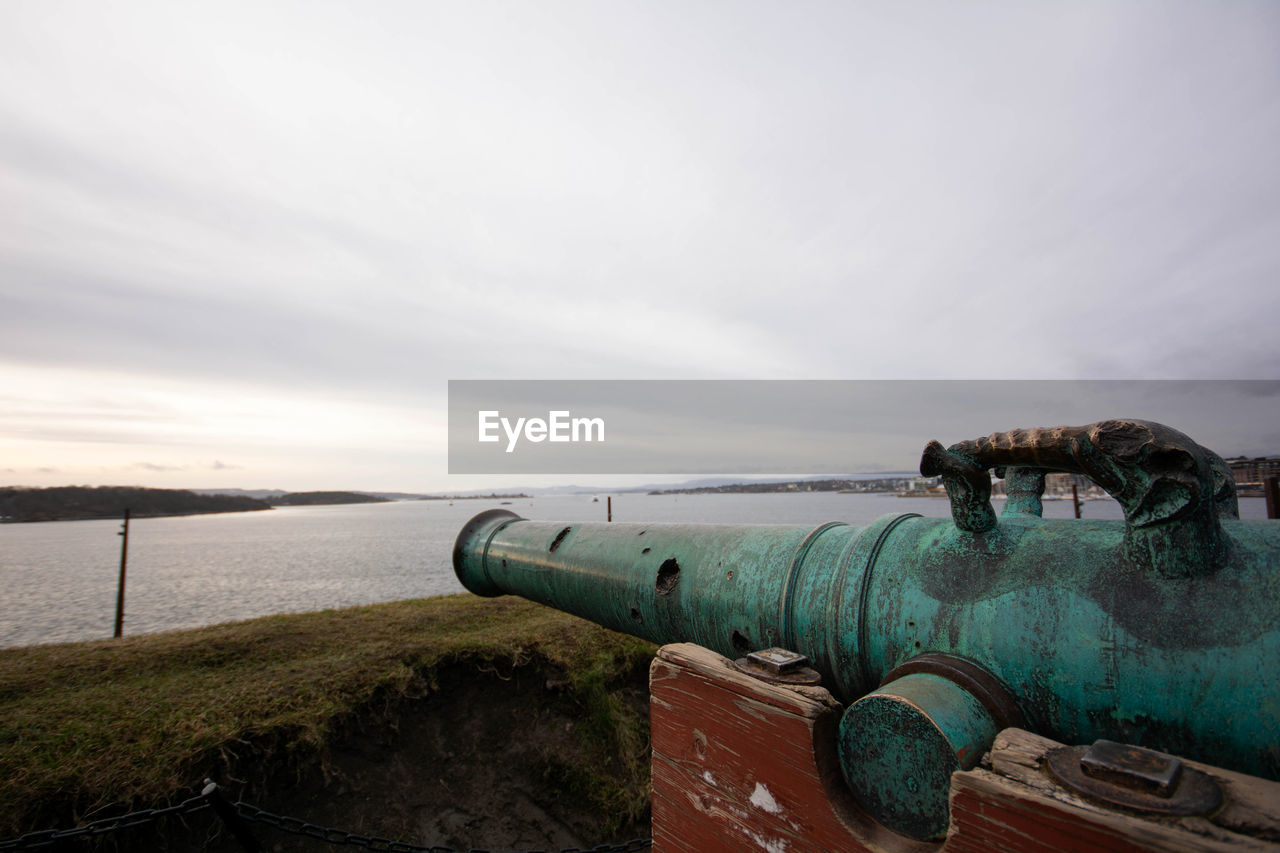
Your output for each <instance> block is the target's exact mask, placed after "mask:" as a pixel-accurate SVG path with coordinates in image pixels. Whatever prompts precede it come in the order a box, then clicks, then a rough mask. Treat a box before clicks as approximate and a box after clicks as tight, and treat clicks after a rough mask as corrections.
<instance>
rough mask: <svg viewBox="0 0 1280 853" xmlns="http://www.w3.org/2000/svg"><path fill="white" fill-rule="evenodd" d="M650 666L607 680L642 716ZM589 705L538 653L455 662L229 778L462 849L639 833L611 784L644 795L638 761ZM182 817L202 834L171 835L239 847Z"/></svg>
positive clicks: (284, 838) (571, 842)
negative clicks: (313, 746) (298, 762)
mask: <svg viewBox="0 0 1280 853" xmlns="http://www.w3.org/2000/svg"><path fill="white" fill-rule="evenodd" d="M647 676H648V673H647V669H646V668H645V667H640V668H639V670H638V671H637V672H634V673H632V674H631V676H630V677H629V678H628V679H627V681H626V683H623V684H619V685H610V692H611V693H612V694H613V695H614V696H617V697H618V698H620V699H622V700H623V701H624V702H625V703H626V705H627V706H628V707H629V708H630V709H631V710H632V711H633V712H634V713H635V714H637V715H639V717H640V720H641V721H643V722H647V720H648V678H647ZM589 717H590V712H589V710H588V709H587V707H586V706H585V703H584V700H583V697H582V696H581V695H578V694H575V693H573V692H571V691H570V690H569V689H568V688H567V680H566V679H565V678H564V677H563V675H562V674H561V673H558V672H555V671H549V670H548V668H547V667H546V665H545V664H542V663H540V662H536V661H535V662H529V663H526V664H524V665H511V664H507V665H505V666H504V665H501V664H500V665H498V666H497V667H492V666H490V667H484V668H478V665H477V664H455V665H453V666H451V667H449V668H447V669H443V670H441V671H440V672H438V673H437V674H436V684H435V685H434V686H432V687H431V688H430V690H429V692H428V695H426V696H425V697H422V698H416V699H400V700H398V702H396V703H392V704H390V705H389V706H388V707H385V708H375V709H372V710H371V711H370V713H369V715H368V716H367V717H365V718H362V720H360V721H359V722H358V723H356V724H353V725H351V726H349V727H348V731H347V732H346V733H344V734H342V735H340V736H339V737H338V738H336V739H335V740H334V741H333V744H332V745H331V746H330V747H329V749H328V750H327V751H326V752H325V754H323V755H322V756H320V757H319V759H318V760H311V761H305V762H303V763H302V769H301V770H296V769H295V770H294V771H292V773H281V772H276V773H274V774H271V778H270V780H269V781H267V782H265V783H264V782H255V780H253V779H252V778H249V777H251V776H252V775H253V772H252V770H251V769H242V768H238V772H239V775H242V776H244V777H245V779H244V784H243V785H237V784H236V782H235V781H234V780H228V781H226V782H225V787H226V789H227V792H228V795H229V796H231V797H241V796H242V797H243V798H244V799H245V800H246V801H249V802H252V803H254V804H255V805H257V806H259V807H260V808H263V809H266V810H268V811H270V812H274V813H277V814H282V815H288V816H291V817H296V818H300V819H301V820H304V821H307V822H310V823H314V824H320V825H324V826H333V827H338V828H341V829H344V830H349V831H352V832H356V833H359V834H362V835H369V836H381V837H384V838H390V839H394V840H397V841H406V842H409V843H412V844H419V845H426V846H431V845H442V846H446V847H451V848H454V849H457V850H470V849H473V848H481V849H487V850H494V851H509V850H559V849H561V848H565V847H587V848H589V847H592V846H595V845H597V844H600V843H603V842H612V841H624V840H627V839H630V838H634V837H637V836H647V835H648V834H649V826H648V819H649V815H648V812H647V810H646V811H643V813H642V814H641V815H640V816H639V817H638V818H637V819H630V820H629V819H627V817H626V816H625V814H623V815H621V816H620V814H619V812H623V813H625V811H626V809H625V807H622V808H619V807H618V806H617V805H616V804H617V803H618V801H619V800H620V796H619V793H618V790H617V789H623V790H622V796H623V797H625V796H626V795H627V794H628V792H629V794H630V802H631V803H632V804H635V803H641V804H642V803H643V802H645V801H647V797H648V791H647V786H648V770H647V766H645V767H643V768H641V771H642V772H641V773H640V778H638V779H637V778H636V774H635V772H634V770H633V771H632V772H630V773H629V772H628V770H627V767H626V766H625V764H626V762H625V761H624V760H623V758H622V757H621V756H619V755H615V754H612V750H611V748H610V746H609V744H608V743H607V741H608V740H610V738H608V737H607V736H605V737H601V736H600V733H599V732H600V727H599V725H598V724H596V725H595V726H594V727H593V725H592V721H591V720H590V719H589ZM646 745H647V744H646ZM238 763H239V762H237V764H238ZM637 788H640V790H636V789H637ZM602 795H604V796H602ZM602 799H607V800H609V803H607V804H605V805H602V802H601V800H602ZM640 808H643V805H641V806H640ZM610 811H612V812H613V813H609V812H610ZM187 821H188V825H189V826H190V828H191V830H193V831H195V832H196V833H197V835H199V836H201V837H200V838H199V839H197V838H192V837H191V836H188V841H187V842H186V843H182V844H176V843H170V844H169V845H167V846H170V847H171V848H173V849H207V850H217V851H221V850H228V851H230V850H239V849H242V848H240V847H239V846H238V845H237V844H236V843H235V842H234V841H233V840H232V839H231V838H230V837H229V835H228V834H227V833H226V832H225V831H221V830H219V829H218V826H217V824H216V823H215V822H214V820H213V816H212V815H211V814H208V813H207V812H205V813H201V814H197V815H194V816H192V817H190V818H188V819H187ZM204 827H212V835H210V834H209V833H210V830H208V829H204ZM251 829H252V831H253V833H254V835H255V837H256V838H257V839H258V840H259V842H260V843H261V844H262V845H263V848H264V849H265V850H270V851H279V853H288V852H289V851H303V850H330V849H335V848H333V847H332V846H330V845H328V844H325V843H323V842H321V841H319V840H315V839H310V838H305V837H300V836H297V835H292V834H287V833H285V832H283V831H281V830H279V829H276V828H273V827H270V826H264V825H263V824H260V823H253V824H251Z"/></svg>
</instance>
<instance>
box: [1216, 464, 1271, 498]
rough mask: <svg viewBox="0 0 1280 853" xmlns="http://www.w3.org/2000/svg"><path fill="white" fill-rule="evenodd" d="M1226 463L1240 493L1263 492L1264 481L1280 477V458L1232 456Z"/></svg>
mask: <svg viewBox="0 0 1280 853" xmlns="http://www.w3.org/2000/svg"><path fill="white" fill-rule="evenodd" d="M1224 461H1225V462H1226V463H1227V465H1228V466H1229V467H1230V468H1231V476H1232V477H1234V478H1235V481H1236V491H1238V492H1242V493H1243V492H1253V491H1258V492H1261V491H1262V481H1263V480H1265V479H1267V478H1268V477H1280V456H1255V457H1254V458H1252V459H1250V458H1248V457H1246V456H1232V457H1231V458H1230V459H1227V460H1224Z"/></svg>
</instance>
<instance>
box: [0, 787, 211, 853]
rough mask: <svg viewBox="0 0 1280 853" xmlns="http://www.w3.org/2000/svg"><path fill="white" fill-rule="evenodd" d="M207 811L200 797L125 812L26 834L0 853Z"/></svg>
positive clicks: (1, 845) (2, 843)
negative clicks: (70, 825) (69, 826)
mask: <svg viewBox="0 0 1280 853" xmlns="http://www.w3.org/2000/svg"><path fill="white" fill-rule="evenodd" d="M208 807H209V800H208V799H207V798H206V797H205V796H204V795H199V796H195V797H192V798H191V799H189V800H183V801H182V802H181V803H178V805H176V806H169V807H168V808H163V809H142V810H141V811H136V812H129V813H128V814H122V815H117V816H116V817H107V818H103V819H102V820H95V821H93V822H92V823H86V824H85V825H84V826H77V827H76V828H74V829H45V830H41V831H40V832H28V833H27V834H26V835H21V836H19V837H17V838H10V839H9V840H7V841H0V850H35V849H38V848H40V847H50V846H52V845H54V844H57V843H58V842H60V841H66V840H68V839H71V838H84V837H87V836H91V835H106V834H107V833H109V832H116V831H118V830H121V829H129V828H131V827H135V826H146V825H147V824H150V823H155V822H156V821H158V820H160V819H161V818H165V817H169V816H170V815H178V814H192V813H193V812H198V811H200V810H201V809H207V808H208Z"/></svg>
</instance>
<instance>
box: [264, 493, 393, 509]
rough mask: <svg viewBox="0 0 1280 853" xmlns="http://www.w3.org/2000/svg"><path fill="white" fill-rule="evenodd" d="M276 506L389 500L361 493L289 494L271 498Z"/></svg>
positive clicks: (375, 502) (362, 502)
mask: <svg viewBox="0 0 1280 853" xmlns="http://www.w3.org/2000/svg"><path fill="white" fill-rule="evenodd" d="M271 503H273V504H275V505H276V506H318V505H321V504H381V503H390V499H388V498H381V497H377V496H375V495H366V494H363V493H361V492H289V493H288V494H285V495H281V496H280V497H278V498H272V499H271Z"/></svg>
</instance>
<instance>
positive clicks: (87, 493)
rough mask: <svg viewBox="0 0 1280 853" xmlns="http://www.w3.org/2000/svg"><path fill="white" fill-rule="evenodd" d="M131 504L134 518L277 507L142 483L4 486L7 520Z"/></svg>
mask: <svg viewBox="0 0 1280 853" xmlns="http://www.w3.org/2000/svg"><path fill="white" fill-rule="evenodd" d="M126 508H127V509H128V510H129V511H130V513H131V514H132V515H133V516H134V517H141V516H157V515H196V514H199V513H208V512H246V511H251V510H261V509H271V505H270V504H268V503H266V502H265V501H260V500H257V499H255V498H249V497H238V496H231V495H198V494H196V493H195V492H190V491H187V490H186V489H144V488H140V487H138V486H98V487H96V488H93V487H90V486H54V487H52V488H48V489H33V488H24V487H6V488H0V520H3V521H70V520H74V519H86V518H120V517H122V516H123V515H124V511H125V509H126Z"/></svg>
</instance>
